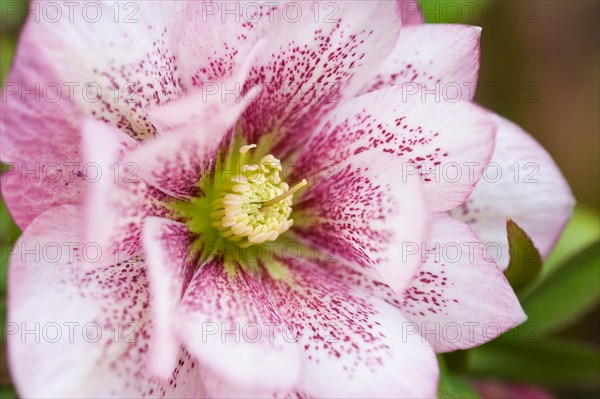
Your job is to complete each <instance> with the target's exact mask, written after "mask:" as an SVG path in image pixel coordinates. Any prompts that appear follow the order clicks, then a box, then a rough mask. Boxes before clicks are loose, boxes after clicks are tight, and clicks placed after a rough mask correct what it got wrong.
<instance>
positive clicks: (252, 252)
mask: <svg viewBox="0 0 600 399" xmlns="http://www.w3.org/2000/svg"><path fill="white" fill-rule="evenodd" d="M56 4H58V3H56ZM94 4H96V5H97V6H98V7H99V8H98V12H99V13H100V16H101V18H99V20H98V21H95V22H91V21H90V18H91V17H90V14H91V11H90V12H88V13H87V14H81V15H80V14H79V12H80V11H81V10H79V11H78V10H77V9H75V16H74V18H72V19H71V18H67V16H68V15H69V14H68V12H69V10H68V9H67V8H68V6H67V5H65V8H64V9H63V10H62V12H63V14H62V16H63V17H62V18H59V19H58V21H56V19H53V20H52V21H49V20H48V18H46V19H44V18H42V19H41V20H39V21H36V18H34V17H33V16H32V17H31V18H30V19H29V21H28V23H27V25H26V27H25V30H24V32H23V33H22V36H21V41H20V46H19V49H18V52H17V57H16V60H15V64H14V67H13V69H12V73H11V74H10V76H9V79H8V82H7V84H6V86H5V91H4V95H6V96H7V98H8V101H7V102H6V103H5V104H3V110H2V111H3V112H2V119H1V130H2V148H1V157H2V159H3V161H5V162H11V163H13V165H14V168H13V170H12V171H11V172H10V173H9V174H7V176H5V180H4V181H3V195H4V196H5V199H6V202H7V204H8V206H9V208H10V211H11V213H12V215H13V217H14V218H15V220H16V221H17V223H18V224H19V226H20V227H22V228H23V229H24V232H23V235H22V237H21V238H20V240H19V242H18V243H17V244H16V247H15V252H14V254H13V256H12V259H11V264H10V281H9V289H10V290H9V315H8V318H9V327H10V329H9V336H8V345H9V356H10V365H11V370H12V376H13V378H14V382H15V384H16V386H17V388H18V390H19V393H20V394H21V395H22V396H24V397H35V396H48V397H63V396H102V397H105V396H117V397H126V396H133V397H140V396H176V397H199V396H210V397H212V396H228V397H239V396H257V395H259V396H264V395H269V396H271V395H277V396H316V397H348V396H359V397H365V396H373V397H432V396H435V395H436V391H437V380H438V367H437V363H436V357H435V353H436V352H446V351H452V350H455V349H465V348H470V347H473V346H476V345H479V344H481V343H483V342H486V341H488V340H490V339H492V338H494V337H495V336H497V335H498V334H500V333H502V332H504V331H506V330H507V329H510V328H512V327H513V326H515V325H516V324H518V323H520V322H522V321H523V320H524V319H525V315H524V314H523V311H522V309H521V307H520V305H519V303H518V301H517V298H516V297H515V295H514V293H513V291H512V289H511V287H510V285H509V284H508V283H507V281H506V279H505V278H504V276H503V273H502V268H503V267H505V266H506V264H507V258H506V249H507V244H506V237H505V219H506V217H511V218H513V219H514V220H515V221H517V223H519V225H520V226H522V227H523V228H524V229H525V230H526V231H527V232H529V234H531V236H532V237H533V239H534V241H535V243H536V244H537V245H538V246H539V248H540V251H541V252H542V253H543V254H544V255H546V254H547V253H548V252H549V251H550V249H551V247H552V245H553V243H554V242H555V240H556V239H557V237H558V235H559V233H560V231H561V229H562V227H563V226H564V224H565V223H566V220H567V219H568V216H569V214H570V210H571V207H572V204H573V200H572V197H571V194H570V191H569V188H568V186H567V184H566V183H565V181H564V179H563V177H562V175H561V174H560V172H559V171H558V169H557V167H556V166H555V164H554V163H553V161H552V160H551V158H550V157H549V156H548V154H547V153H546V152H545V151H544V150H543V149H542V148H541V147H540V146H539V145H538V144H537V143H536V142H535V141H534V140H533V139H531V138H530V137H529V136H528V135H527V134H526V133H524V132H523V131H522V130H521V129H520V128H518V127H517V126H515V125H513V124H512V123H510V122H508V121H506V120H504V119H502V118H500V117H498V116H495V115H492V114H491V113H490V112H488V111H486V110H484V109H482V108H480V107H479V106H477V105H475V104H472V103H471V102H470V101H471V100H472V96H471V95H470V93H469V91H468V90H466V88H468V87H469V86H468V84H470V83H473V82H475V81H476V77H477V70H478V64H479V35H480V29H479V28H476V27H469V26H460V25H423V24H420V23H418V20H419V18H415V15H412V14H409V11H410V10H412V11H414V10H416V8H415V3H413V2H412V1H406V2H405V1H402V2H398V3H395V2H391V1H381V2H378V1H369V2H350V1H344V2H337V3H333V2H328V3H323V4H319V3H317V4H313V3H312V2H298V3H290V4H287V5H283V4H279V5H278V6H273V4H272V3H265V4H263V5H262V6H260V7H258V6H256V3H252V4H253V5H254V6H252V7H253V8H248V7H249V6H248V4H250V3H243V4H241V5H240V4H237V3H233V2H223V3H218V2H217V3H205V2H183V1H178V2H140V3H131V2H130V3H127V4H129V5H131V8H128V9H123V8H122V5H121V6H119V7H121V8H120V9H119V10H115V8H114V7H115V6H114V5H113V3H112V2H108V3H97V2H96V3H94ZM118 4H121V3H118ZM236 4H237V6H236ZM41 6H42V7H43V3H42V5H41ZM32 7H34V8H35V7H40V4H39V3H34V4H33V5H32ZM225 7H229V8H228V10H230V12H231V10H232V9H233V10H235V7H238V11H237V12H240V13H241V14H242V16H241V17H240V18H239V20H238V22H236V18H235V15H231V13H230V14H226V13H225V12H224V11H225V9H224V8H225ZM116 11H119V13H118V15H117V14H116ZM82 15H87V17H85V18H84V17H82ZM94 15H95V14H94ZM403 17H404V18H403ZM297 18H298V19H297ZM402 19H404V20H405V22H407V23H406V24H404V25H402V28H401V20H402ZM135 20H137V22H135ZM236 84H237V85H236ZM408 84H410V85H408ZM448 84H458V85H459V86H461V87H462V88H463V89H464V92H462V93H461V94H460V99H454V100H452V99H449V98H447V94H444V91H443V90H440V87H444V85H448ZM415 88H416V90H413V89H415ZM59 89H62V95H59V96H57V95H56V92H57V90H59ZM67 89H72V92H71V91H70V90H67ZM232 89H238V90H237V91H238V93H237V94H238V95H239V96H238V97H241V100H240V98H236V95H235V94H231V93H230V92H225V90H232ZM25 90H33V91H32V93H34V94H31V93H30V95H29V96H28V95H25V94H24V92H25ZM72 93H74V94H73V95H72V96H71V95H67V94H72ZM227 93H229V94H227ZM426 93H429V95H426ZM435 93H438V94H439V95H437V96H436V94H435ZM36 96H38V97H36ZM34 97H35V98H34ZM36 100H39V101H36ZM128 100H133V101H128ZM254 145H256V146H255V147H254ZM490 160H491V161H493V162H494V163H495V165H496V166H497V167H498V168H499V170H500V171H501V173H502V174H501V178H500V179H499V180H498V181H491V180H492V179H489V178H488V179H486V178H485V176H484V175H483V174H484V171H485V165H486V164H487V163H488V162H489V161H490ZM516 162H519V163H521V164H524V163H527V162H532V163H533V164H534V165H535V166H534V167H537V173H536V175H535V176H534V178H535V179H537V180H538V182H537V184H530V183H527V181H526V180H525V179H524V177H521V178H519V179H518V180H517V181H516V182H515V179H514V175H513V172H512V169H510V168H511V167H513V168H514V164H515V163H516ZM36 168H37V169H36ZM32 170H33V171H34V172H33V173H32V172H31V171H32ZM451 170H453V171H454V172H452V171H451ZM28 171H30V172H29V173H28ZM492 172H493V171H492ZM523 173H524V172H523ZM482 176H483V178H482ZM493 176H495V175H493ZM303 179H306V180H303ZM494 179H495V177H494ZM423 244H425V245H423ZM491 244H493V245H492V246H493V247H494V249H496V250H498V251H499V252H498V254H499V255H500V256H498V257H495V258H494V259H492V257H493V254H492V257H490V256H488V255H487V252H488V251H487V249H488V247H490V245H491ZM65 248H66V249H69V250H65ZM496 260H497V261H496ZM32 331H33V332H32ZM56 332H58V333H59V334H58V335H57V333H56ZM36 338H37V339H36ZM36 341H37V342H36Z"/></svg>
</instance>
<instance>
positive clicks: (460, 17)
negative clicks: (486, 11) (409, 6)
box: [419, 0, 489, 25]
mask: <svg viewBox="0 0 600 399" xmlns="http://www.w3.org/2000/svg"><path fill="white" fill-rule="evenodd" d="M488 1H489V0H478V1H476V2H474V1H473V0H459V1H452V2H450V1H448V0H419V6H420V8H421V13H422V15H423V16H424V17H425V22H427V23H450V24H459V23H462V24H469V25H473V15H474V13H475V12H476V11H477V10H481V9H482V7H483V6H485V5H486V3H487V2H488Z"/></svg>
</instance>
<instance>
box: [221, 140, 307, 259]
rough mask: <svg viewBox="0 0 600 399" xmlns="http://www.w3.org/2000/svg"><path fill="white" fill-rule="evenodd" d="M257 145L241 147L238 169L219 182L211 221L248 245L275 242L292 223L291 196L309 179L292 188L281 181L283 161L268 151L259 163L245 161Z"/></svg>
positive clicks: (227, 235)
mask: <svg viewBox="0 0 600 399" xmlns="http://www.w3.org/2000/svg"><path fill="white" fill-rule="evenodd" d="M255 147H256V145H253V144H251V145H246V146H242V147H241V148H240V150H239V153H240V155H239V159H238V161H239V163H238V167H239V171H238V173H235V174H234V176H233V177H231V178H229V179H227V180H226V181H225V182H224V183H223V184H222V185H220V187H219V190H218V192H216V193H215V194H216V195H215V197H214V199H213V201H212V203H211V209H212V210H211V213H210V218H211V223H212V226H213V227H215V228H216V229H217V231H218V232H219V234H220V235H221V237H223V238H226V239H227V240H229V241H233V242H236V243H237V244H238V245H239V246H241V247H243V248H245V247H249V246H251V245H254V244H261V243H264V242H267V241H274V240H276V239H277V237H279V235H280V234H282V233H284V232H285V231H287V230H288V229H289V228H290V227H291V226H292V224H293V220H292V219H290V215H291V213H292V195H293V194H294V193H295V192H297V191H298V190H299V189H301V188H302V187H304V186H305V185H306V184H307V182H306V180H303V181H302V182H300V183H298V184H296V185H295V186H294V187H292V188H291V189H290V188H289V186H288V184H287V183H285V182H284V181H282V179H281V172H282V166H281V161H280V160H279V159H277V158H275V157H274V156H273V155H271V154H269V155H266V156H264V157H262V158H261V159H260V161H259V162H258V163H247V164H245V163H243V162H244V159H245V155H246V153H247V152H248V151H249V150H251V149H252V148H255Z"/></svg>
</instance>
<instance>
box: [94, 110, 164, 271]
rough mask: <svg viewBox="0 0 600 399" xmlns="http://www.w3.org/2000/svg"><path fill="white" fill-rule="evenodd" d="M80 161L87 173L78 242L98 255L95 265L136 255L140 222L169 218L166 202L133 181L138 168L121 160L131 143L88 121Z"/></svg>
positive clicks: (114, 261)
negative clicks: (92, 245)
mask: <svg viewBox="0 0 600 399" xmlns="http://www.w3.org/2000/svg"><path fill="white" fill-rule="evenodd" d="M83 146H84V148H83V158H84V160H85V162H86V165H89V167H88V168H87V169H88V175H89V176H88V177H87V180H88V184H87V185H86V194H85V214H84V224H83V227H84V237H85V239H86V241H89V242H94V243H96V244H97V245H98V247H99V248H100V249H101V252H102V258H101V259H99V260H97V262H99V263H98V264H96V266H98V265H109V264H112V263H116V262H119V261H121V260H124V259H127V258H128V257H130V256H133V255H136V254H137V253H138V252H139V251H140V250H141V246H142V243H141V237H140V236H141V229H142V222H143V220H144V218H146V217H148V216H152V215H157V216H164V215H167V214H169V213H170V211H169V210H167V208H165V205H164V204H165V201H167V199H168V197H167V196H166V195H165V194H163V193H162V192H160V191H158V190H156V189H154V188H152V187H150V186H148V185H147V184H146V183H144V182H143V181H142V180H141V179H140V178H139V176H138V169H139V165H137V164H136V163H135V162H130V161H127V160H125V159H124V158H125V156H126V154H127V153H128V152H130V151H132V150H133V149H135V148H137V147H138V144H137V142H135V141H134V140H133V139H131V138H130V137H129V136H127V135H126V134H124V133H123V132H121V131H119V130H117V129H115V128H114V127H111V126H109V125H106V124H104V123H101V122H97V121H94V120H87V121H86V123H85V125H84V127H83Z"/></svg>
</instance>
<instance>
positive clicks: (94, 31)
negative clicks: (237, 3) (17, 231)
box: [0, 1, 195, 228]
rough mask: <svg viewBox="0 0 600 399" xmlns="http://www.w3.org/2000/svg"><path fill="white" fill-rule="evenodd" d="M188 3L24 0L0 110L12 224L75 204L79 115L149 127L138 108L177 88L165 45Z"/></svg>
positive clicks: (137, 133) (138, 132)
mask: <svg viewBox="0 0 600 399" xmlns="http://www.w3.org/2000/svg"><path fill="white" fill-rule="evenodd" d="M194 3H195V2H189V3H188V2H177V3H176V4H174V3H170V2H161V3H158V2H139V3H137V2H129V3H126V4H117V3H110V2H97V3H94V4H91V5H88V4H81V3H69V2H56V3H52V4H50V5H49V4H47V3H46V2H40V1H36V2H31V4H30V9H31V10H30V13H31V14H30V15H29V19H28V21H27V23H26V26H25V28H24V29H23V32H22V33H21V35H20V39H19V47H18V50H17V54H16V57H15V60H14V63H13V66H12V68H11V73H10V74H9V77H8V79H7V82H6V84H5V85H4V90H3V104H2V112H1V116H0V130H1V131H2V149H1V150H0V158H1V159H2V161H3V162H7V163H13V164H15V166H16V169H15V171H14V173H15V174H13V175H11V176H4V177H3V196H4V198H5V199H6V201H7V204H8V207H9V209H10V211H11V214H12V216H13V217H14V218H15V220H16V221H17V223H18V224H19V226H20V227H22V228H24V227H26V226H27V225H28V224H29V223H30V222H31V221H32V220H33V219H34V218H35V217H36V216H37V215H39V214H40V213H42V212H44V211H46V210H48V209H50V208H52V207H53V206H57V205H61V204H76V203H79V201H80V198H81V192H82V190H83V188H82V184H83V178H82V177H81V175H82V168H83V167H84V166H85V165H84V164H83V161H82V159H81V157H80V152H79V149H80V134H79V128H80V124H81V121H82V119H83V118H84V117H86V116H92V117H95V118H97V119H99V120H102V121H106V122H109V123H112V124H114V125H116V126H118V127H119V128H120V129H122V130H124V131H126V132H127V133H128V134H130V135H131V136H132V137H135V138H137V139H140V140H141V139H143V138H144V137H147V136H151V135H153V134H154V128H153V126H152V125H151V124H150V123H149V122H148V121H147V118H146V111H145V110H146V108H147V107H150V106H154V105H157V104H163V103H165V102H168V101H169V100H170V99H172V98H176V97H177V96H179V95H180V93H181V92H182V87H181V86H180V85H179V84H178V82H179V77H178V72H177V65H176V63H175V54H173V52H172V51H170V48H171V47H172V46H173V43H172V42H177V41H178V40H177V38H178V37H179V36H180V29H179V26H181V25H185V23H186V21H187V20H186V18H185V16H186V15H188V14H189V13H188V12H186V9H187V8H189V6H190V5H192V4H194ZM97 17H98V20H96V18H97ZM115 21H117V22H115ZM27 171H35V172H34V173H33V174H32V173H29V174H27V173H26V172H27Z"/></svg>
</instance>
